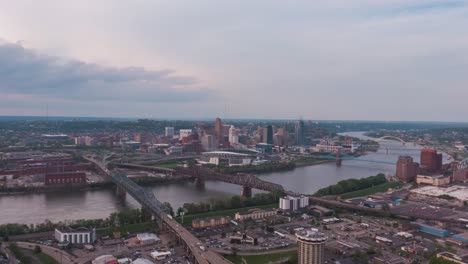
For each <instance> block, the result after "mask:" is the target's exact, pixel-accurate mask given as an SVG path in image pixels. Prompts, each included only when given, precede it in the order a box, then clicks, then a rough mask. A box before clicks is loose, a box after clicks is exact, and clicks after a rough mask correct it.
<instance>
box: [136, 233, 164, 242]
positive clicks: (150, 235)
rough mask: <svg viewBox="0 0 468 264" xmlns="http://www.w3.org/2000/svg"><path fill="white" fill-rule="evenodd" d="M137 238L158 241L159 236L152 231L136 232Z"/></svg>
mask: <svg viewBox="0 0 468 264" xmlns="http://www.w3.org/2000/svg"><path fill="white" fill-rule="evenodd" d="M137 239H138V240H140V241H147V240H156V241H159V240H160V239H159V237H158V236H157V235H155V234H153V233H141V234H137Z"/></svg>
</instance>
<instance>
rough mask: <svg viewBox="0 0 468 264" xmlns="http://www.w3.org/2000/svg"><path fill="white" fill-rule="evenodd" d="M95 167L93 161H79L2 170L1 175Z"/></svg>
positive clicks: (68, 170)
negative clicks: (60, 164)
mask: <svg viewBox="0 0 468 264" xmlns="http://www.w3.org/2000/svg"><path fill="white" fill-rule="evenodd" d="M93 168H94V165H93V164H92V163H79V164H74V165H64V166H43V167H35V168H26V169H19V170H3V171H2V170H0V176H1V175H15V176H26V175H36V174H51V173H61V172H71V171H83V170H91V169H93Z"/></svg>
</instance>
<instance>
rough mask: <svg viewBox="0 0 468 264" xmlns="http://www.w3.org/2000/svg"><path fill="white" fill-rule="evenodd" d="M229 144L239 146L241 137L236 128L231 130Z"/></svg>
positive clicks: (232, 127)
mask: <svg viewBox="0 0 468 264" xmlns="http://www.w3.org/2000/svg"><path fill="white" fill-rule="evenodd" d="M229 143H231V145H236V144H239V135H238V133H237V129H236V128H235V127H234V126H231V127H230V128H229Z"/></svg>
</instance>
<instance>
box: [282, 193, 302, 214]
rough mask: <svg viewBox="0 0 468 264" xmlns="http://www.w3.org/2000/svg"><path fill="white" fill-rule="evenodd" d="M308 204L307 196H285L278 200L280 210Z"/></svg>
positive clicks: (298, 207)
mask: <svg viewBox="0 0 468 264" xmlns="http://www.w3.org/2000/svg"><path fill="white" fill-rule="evenodd" d="M307 206H309V197H307V196H300V197H294V196H285V197H283V198H280V200H279V208H280V209H281V210H293V211H295V210H297V209H300V208H304V207H307Z"/></svg>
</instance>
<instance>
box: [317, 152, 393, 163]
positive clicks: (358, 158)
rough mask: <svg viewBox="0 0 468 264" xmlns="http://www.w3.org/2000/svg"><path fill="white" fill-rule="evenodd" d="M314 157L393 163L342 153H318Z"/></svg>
mask: <svg viewBox="0 0 468 264" xmlns="http://www.w3.org/2000/svg"><path fill="white" fill-rule="evenodd" d="M314 157H316V158H319V159H328V160H354V161H363V162H372V163H381V164H392V165H395V162H390V161H385V160H374V159H367V158H361V157H354V156H349V155H344V154H340V155H339V156H337V155H332V154H327V155H318V156H314Z"/></svg>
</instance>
